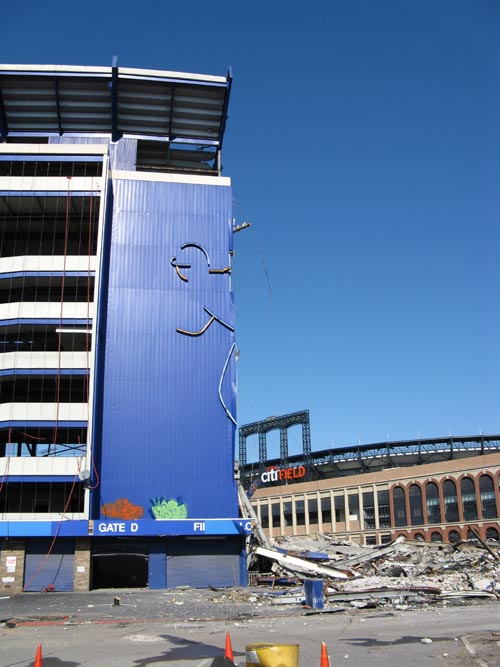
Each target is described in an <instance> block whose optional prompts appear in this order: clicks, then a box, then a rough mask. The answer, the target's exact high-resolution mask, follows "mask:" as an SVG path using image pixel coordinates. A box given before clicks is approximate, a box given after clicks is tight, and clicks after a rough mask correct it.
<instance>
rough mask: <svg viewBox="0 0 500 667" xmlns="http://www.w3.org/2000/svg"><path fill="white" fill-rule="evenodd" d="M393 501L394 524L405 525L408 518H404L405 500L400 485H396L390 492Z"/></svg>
mask: <svg viewBox="0 0 500 667" xmlns="http://www.w3.org/2000/svg"><path fill="white" fill-rule="evenodd" d="M392 498H393V501H394V518H395V522H396V526H407V525H408V519H407V518H406V500H405V492H404V489H402V488H401V487H400V486H397V487H396V488H395V489H394V491H393V492H392Z"/></svg>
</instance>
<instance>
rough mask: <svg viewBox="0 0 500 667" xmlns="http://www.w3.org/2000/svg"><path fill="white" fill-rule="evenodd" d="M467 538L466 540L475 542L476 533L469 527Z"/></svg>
mask: <svg viewBox="0 0 500 667" xmlns="http://www.w3.org/2000/svg"><path fill="white" fill-rule="evenodd" d="M467 539H468V540H476V542H477V536H476V533H475V532H473V531H472V530H471V529H470V528H469V530H468V531H467Z"/></svg>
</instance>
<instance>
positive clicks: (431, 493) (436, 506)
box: [425, 482, 442, 523]
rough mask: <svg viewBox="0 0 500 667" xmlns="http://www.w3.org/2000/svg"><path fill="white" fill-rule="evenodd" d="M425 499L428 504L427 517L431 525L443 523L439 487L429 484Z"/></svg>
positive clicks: (432, 483) (426, 488)
mask: <svg viewBox="0 0 500 667" xmlns="http://www.w3.org/2000/svg"><path fill="white" fill-rule="evenodd" d="M425 499H426V503H427V516H428V518H429V523H441V521H442V518H441V503H440V501H439V489H438V485H437V484H434V482H429V483H428V484H427V485H426V487H425Z"/></svg>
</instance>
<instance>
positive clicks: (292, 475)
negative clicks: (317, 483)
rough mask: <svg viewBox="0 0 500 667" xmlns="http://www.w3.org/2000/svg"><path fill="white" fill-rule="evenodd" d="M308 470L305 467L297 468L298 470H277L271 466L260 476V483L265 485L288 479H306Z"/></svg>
mask: <svg viewBox="0 0 500 667" xmlns="http://www.w3.org/2000/svg"><path fill="white" fill-rule="evenodd" d="M305 474H306V469H305V468H304V466H297V467H296V468H276V467H275V466H271V467H270V468H268V469H267V470H266V472H263V473H262V474H261V476H260V481H261V482H262V483H263V484H269V482H280V481H282V480H288V479H300V478H301V477H305Z"/></svg>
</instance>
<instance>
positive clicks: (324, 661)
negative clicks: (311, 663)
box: [319, 642, 330, 667]
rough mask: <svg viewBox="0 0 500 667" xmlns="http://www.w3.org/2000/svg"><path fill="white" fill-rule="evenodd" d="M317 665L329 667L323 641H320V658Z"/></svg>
mask: <svg viewBox="0 0 500 667" xmlns="http://www.w3.org/2000/svg"><path fill="white" fill-rule="evenodd" d="M319 667H330V658H329V657H328V652H327V650H326V644H325V642H321V659H320V661H319Z"/></svg>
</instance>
